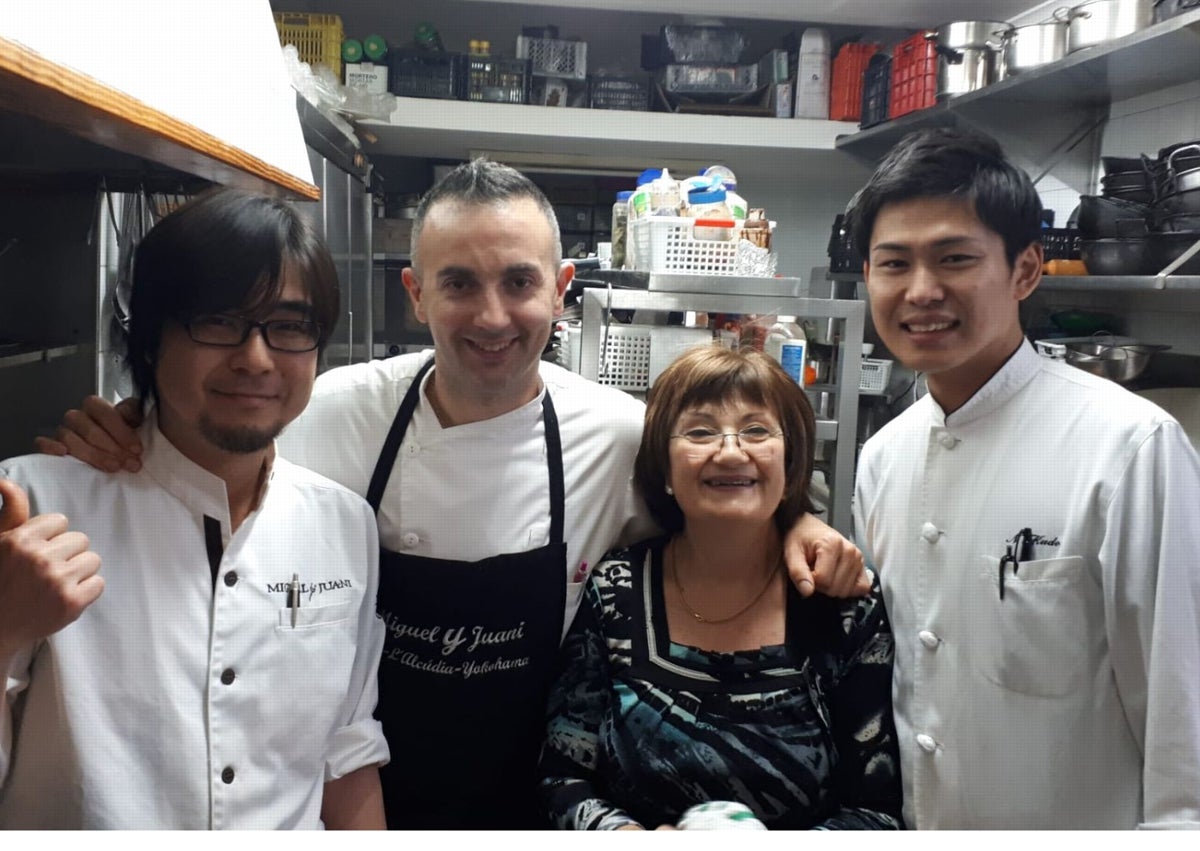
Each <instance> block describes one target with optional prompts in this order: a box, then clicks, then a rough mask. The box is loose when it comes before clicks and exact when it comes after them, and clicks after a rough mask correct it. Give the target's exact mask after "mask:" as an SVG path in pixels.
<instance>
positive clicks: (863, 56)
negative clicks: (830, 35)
mask: <svg viewBox="0 0 1200 851" xmlns="http://www.w3.org/2000/svg"><path fill="white" fill-rule="evenodd" d="M878 50H879V45H878V44H844V45H842V49H841V50H839V51H838V54H837V56H836V57H835V58H834V60H833V76H832V79H831V83H830V86H829V120H830V121H858V120H859V119H860V118H861V117H862V92H863V73H864V72H865V71H866V70H867V63H868V62H870V61H871V57H872V56H873V55H874V54H875V53H876V52H877V51H878Z"/></svg>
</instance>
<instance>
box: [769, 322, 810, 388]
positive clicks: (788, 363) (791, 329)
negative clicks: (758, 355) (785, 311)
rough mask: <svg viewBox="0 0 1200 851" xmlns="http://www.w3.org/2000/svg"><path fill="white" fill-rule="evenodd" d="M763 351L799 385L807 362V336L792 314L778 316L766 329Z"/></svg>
mask: <svg viewBox="0 0 1200 851" xmlns="http://www.w3.org/2000/svg"><path fill="white" fill-rule="evenodd" d="M763 351H764V352H766V354H768V355H769V356H771V357H773V358H775V360H777V361H779V363H780V364H781V365H782V366H783V368H784V371H786V372H787V374H788V375H790V376H791V377H792V379H793V380H794V381H795V382H796V383H797V384H799V385H800V386H801V387H803V386H804V367H805V366H806V365H807V363H808V338H807V337H805V335H804V329H803V328H802V327H801V326H800V324H799V323H798V322H796V317H794V316H780V317H778V319H777V320H776V322H775V324H774V325H772V326H771V328H770V330H769V331H767V338H766V340H765V341H764V342H763Z"/></svg>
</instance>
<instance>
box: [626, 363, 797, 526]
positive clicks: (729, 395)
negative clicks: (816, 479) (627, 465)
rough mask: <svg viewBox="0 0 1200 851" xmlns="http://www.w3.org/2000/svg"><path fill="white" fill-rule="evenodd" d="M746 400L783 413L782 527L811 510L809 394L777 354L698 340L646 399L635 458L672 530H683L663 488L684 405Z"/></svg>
mask: <svg viewBox="0 0 1200 851" xmlns="http://www.w3.org/2000/svg"><path fill="white" fill-rule="evenodd" d="M734 400H745V401H747V402H752V403H754V404H759V405H764V406H766V407H767V408H769V409H771V410H772V411H774V412H775V414H776V415H777V416H778V417H779V425H780V428H781V429H782V430H783V441H784V488H783V499H782V501H781V502H780V503H779V508H778V509H777V510H776V512H775V523H776V525H777V526H778V527H779V530H780V531H781V532H786V531H787V530H788V529H790V528H791V527H792V526H793V524H795V522H796V520H797V519H799V517H800V515H802V514H804V513H806V512H810V511H812V510H813V504H812V502H811V500H810V499H809V494H808V486H809V482H810V481H811V480H812V471H813V439H814V435H815V433H816V419H815V418H814V416H813V411H812V406H811V405H810V404H809V402H808V396H807V395H805V393H804V390H803V389H801V387H800V385H798V384H797V383H796V382H795V381H794V380H793V379H792V377H791V376H789V375H788V374H787V373H786V372H784V370H783V367H781V366H780V365H779V364H778V363H777V362H776V361H775V360H774V359H772V358H770V357H768V356H767V355H764V354H763V353H762V352H759V351H756V350H754V349H744V350H732V349H726V348H722V347H720V346H697V347H696V348H694V349H689V350H688V351H686V352H684V353H683V354H682V355H680V356H679V357H678V358H676V359H675V361H674V362H672V363H671V365H670V366H668V367H667V368H666V369H665V370H663V372H662V374H661V375H659V377H658V380H657V381H656V382H655V383H654V386H653V387H652V388H651V390H650V393H649V395H648V397H647V400H646V426H645V428H644V429H643V430H642V444H641V446H640V447H639V448H638V454H637V460H636V461H635V462H634V468H633V469H634V481H635V482H636V483H637V486H638V488H639V489H640V490H641V492H642V496H643V498H644V499H645V500H646V505H647V507H648V508H649V509H650V513H651V514H652V515H654V519H655V520H657V521H658V523H659V525H660V526H662V528H663V529H664V530H666V531H668V532H678V531H680V530H681V529H683V525H684V517H683V512H682V511H681V510H680V508H679V503H677V502H676V501H675V497H673V496H671V495H670V494H668V493H667V492H666V485H667V482H668V480H669V477H670V472H671V470H670V455H669V451H668V449H669V446H670V441H671V434H672V432H674V430H675V424H676V423H677V422H678V421H679V417H680V415H681V414H683V412H684V411H686V410H689V409H691V408H695V407H698V406H701V405H708V404H716V405H720V404H724V403H727V402H731V401H734Z"/></svg>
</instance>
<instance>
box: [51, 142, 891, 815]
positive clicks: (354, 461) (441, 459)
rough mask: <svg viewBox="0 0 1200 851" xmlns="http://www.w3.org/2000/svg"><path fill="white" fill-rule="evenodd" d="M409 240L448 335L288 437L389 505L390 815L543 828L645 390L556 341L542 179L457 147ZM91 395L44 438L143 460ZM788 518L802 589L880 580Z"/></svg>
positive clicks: (307, 419) (332, 389) (423, 304)
mask: <svg viewBox="0 0 1200 851" xmlns="http://www.w3.org/2000/svg"><path fill="white" fill-rule="evenodd" d="M413 247H414V251H413V265H412V268H411V269H410V270H408V271H406V273H405V276H404V283H405V286H406V287H407V288H408V291H409V294H410V296H411V299H412V302H413V305H414V309H415V312H416V315H417V317H418V319H420V320H421V321H422V322H424V323H426V324H428V325H429V327H430V330H431V331H432V334H433V339H434V356H433V357H432V358H431V356H430V353H429V352H422V353H420V354H412V355H405V356H401V357H396V358H390V359H388V360H383V361H374V362H372V363H364V364H356V365H353V366H347V367H341V368H338V369H334V370H331V371H329V372H327V373H325V374H323V375H322V376H321V378H320V379H319V380H318V382H317V386H316V388H315V391H314V394H313V399H312V402H311V404H310V405H309V407H308V409H307V410H306V411H305V413H304V415H303V416H302V417H300V419H299V420H297V422H296V423H295V424H294V425H293V427H292V428H290V429H289V430H288V433H287V434H286V435H285V436H284V438H283V440H282V441H281V450H282V452H283V453H284V454H285V455H286V456H287V457H288V458H290V459H292V460H294V461H296V462H297V463H300V464H304V465H305V466H308V467H311V468H312V469H314V470H317V471H318V472H321V473H323V474H325V475H328V476H330V477H331V478H334V479H335V480H337V481H339V482H341V483H342V484H344V485H346V486H347V487H349V488H350V489H352V490H354V491H355V492H356V493H359V494H363V495H365V496H367V497H368V499H369V500H370V501H371V503H372V505H373V506H374V507H376V508H377V510H378V521H379V531H380V542H381V546H382V550H383V558H384V559H385V562H386V563H385V564H384V565H383V567H382V568H381V577H382V579H381V582H382V584H381V595H380V614H381V617H383V619H384V621H385V623H386V626H387V644H386V646H385V650H384V654H383V659H382V661H381V664H380V684H381V692H380V704H379V706H380V708H379V716H380V718H381V719H382V720H383V722H384V726H385V729H386V730H387V732H388V738H389V743H390V744H391V749H392V752H393V753H394V754H396V755H397V759H396V760H394V761H393V763H392V764H391V765H390V766H388V767H387V769H386V770H385V772H384V774H383V787H384V793H385V799H386V801H387V809H388V824H389V826H390V827H393V828H406V827H430V828H435V827H485V828H496V827H524V826H543V827H544V826H545V825H546V820H545V817H544V816H543V815H542V814H540V813H539V812H537V811H536V810H535V809H534V807H535V806H536V801H535V788H536V783H535V778H534V768H535V763H536V759H537V755H538V752H539V750H540V744H541V738H542V735H543V726H544V713H545V706H544V695H545V689H546V684H547V683H548V678H549V675H550V673H551V670H550V666H552V665H553V662H554V657H555V656H556V654H557V650H558V644H559V641H560V639H561V636H562V635H563V634H564V633H565V630H566V629H567V628H568V627H569V626H570V623H571V621H572V619H573V618H574V615H575V611H576V609H577V608H578V605H579V600H580V596H581V594H582V591H583V587H584V583H585V581H586V579H587V576H588V570H589V566H590V565H594V564H596V563H597V562H598V561H599V559H600V557H601V556H602V555H603V554H604V553H605V552H606V551H607V550H608V549H610V548H612V547H613V546H614V545H615V544H617V543H618V542H619V541H623V540H633V539H635V538H637V537H638V536H641V535H644V534H645V532H646V530H647V528H648V523H649V522H650V521H649V520H648V515H647V514H646V512H645V509H644V506H643V505H642V503H641V500H640V497H639V496H638V495H637V494H636V493H635V492H634V490H633V486H632V475H631V474H632V469H633V458H634V456H635V455H636V453H637V447H638V444H639V441H640V437H641V429H642V420H643V416H644V407H643V405H642V403H640V402H638V401H636V400H634V399H632V398H631V397H629V396H628V395H627V394H624V393H622V392H620V391H617V390H615V389H613V388H606V387H602V386H600V385H597V384H595V383H594V382H590V381H587V380H585V379H583V378H581V377H580V376H578V375H575V374H573V373H570V372H568V371H566V370H564V369H562V368H560V367H558V366H556V365H554V364H551V363H548V362H546V361H544V360H542V359H541V355H542V352H543V350H544V349H545V345H546V342H547V340H548V338H549V335H550V332H551V328H552V324H553V320H554V318H555V317H556V316H558V315H559V314H560V313H561V311H562V307H563V297H564V294H565V292H566V289H567V286H568V284H569V283H570V281H571V279H572V277H573V275H574V267H573V266H572V265H571V264H570V263H564V262H563V260H562V246H561V242H560V239H559V232H558V224H557V221H556V219H555V216H554V210H553V208H552V207H551V206H550V203H549V202H548V201H547V199H546V197H545V195H544V194H543V193H542V192H541V190H539V189H538V188H537V186H535V185H534V184H533V183H532V182H530V181H529V180H528V178H526V177H524V176H523V175H521V174H520V173H519V172H517V171H515V170H513V169H511V168H509V167H507V166H504V165H501V164H499V163H495V162H489V161H486V160H476V161H474V162H471V163H466V164H464V165H462V166H460V167H459V168H457V169H455V170H454V171H452V172H451V173H450V174H449V175H448V176H447V177H446V178H444V179H443V180H442V181H441V182H440V183H439V184H438V185H437V186H436V187H434V189H432V190H431V191H430V192H429V193H428V194H427V195H426V197H425V198H424V199H423V200H422V203H421V206H420V208H419V209H418V213H417V218H416V220H415V222H414V228H413ZM435 360H436V368H434V366H433V361H435ZM548 409H550V410H548ZM83 413H84V414H86V416H83V415H80V414H78V413H77V414H73V415H69V416H68V424H69V425H70V426H71V427H72V428H74V429H75V430H77V431H78V434H75V433H72V432H70V431H65V432H63V433H62V438H63V442H62V443H58V442H53V441H42V442H41V444H40V445H41V446H42V447H43V449H45V450H46V451H53V452H59V453H62V452H66V451H67V450H68V447H69V450H70V451H71V452H72V453H73V454H76V455H78V456H79V457H81V458H85V459H87V460H89V461H90V462H92V463H95V464H97V465H108V466H109V467H110V468H113V469H115V468H117V467H119V466H120V465H121V464H129V465H130V466H131V467H136V455H135V454H134V451H135V450H136V444H137V441H136V439H135V438H134V437H133V436H132V435H131V434H130V433H129V430H128V427H127V426H125V425H124V423H123V422H122V420H121V417H120V416H119V415H118V414H116V413H114V412H113V410H112V409H111V407H109V406H107V404H106V403H104V402H102V401H101V400H99V399H95V398H92V399H89V400H88V401H87V402H86V403H85V405H84V412H83ZM81 436H82V439H81ZM85 442H86V443H85ZM89 444H90V445H89ZM559 464H561V468H559ZM556 471H557V472H556ZM556 483H557V484H556ZM556 488H558V489H559V491H556ZM556 492H557V493H558V495H557V496H556ZM556 518H557V519H556ZM793 537H794V538H795V541H794V551H793V552H792V553H791V554H790V555H789V567H790V569H791V571H792V576H793V579H794V580H795V581H796V582H797V583H798V584H800V585H801V587H802V593H811V592H812V590H813V587H814V584H815V587H816V588H817V589H818V590H819V591H820V592H822V593H829V594H833V595H839V596H847V595H848V594H850V593H865V591H866V589H867V587H868V585H869V583H868V582H867V581H866V578H865V575H864V573H863V569H862V562H861V554H860V553H859V552H858V550H857V549H856V548H854V547H853V546H851V545H849V544H848V543H847V542H845V541H844V539H842V538H841V536H840V535H837V534H836V533H834V532H832V530H829V529H828V527H826V526H825V525H824V524H822V523H821V522H820V521H819V520H816V519H815V518H811V517H808V518H806V519H805V521H804V522H803V523H802V524H801V526H800V527H798V531H797V533H796V534H795V535H794V536H793ZM810 564H811V568H810ZM400 754H403V755H404V756H403V757H400V756H399V755H400Z"/></svg>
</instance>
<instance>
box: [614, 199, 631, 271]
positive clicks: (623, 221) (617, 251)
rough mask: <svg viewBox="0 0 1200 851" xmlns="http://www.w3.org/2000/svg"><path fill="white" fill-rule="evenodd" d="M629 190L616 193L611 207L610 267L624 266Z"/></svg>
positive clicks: (618, 267)
mask: <svg viewBox="0 0 1200 851" xmlns="http://www.w3.org/2000/svg"><path fill="white" fill-rule="evenodd" d="M632 195H633V192H631V191H622V192H618V193H617V200H616V201H614V202H613V208H612V268H614V269H624V268H625V250H626V249H625V246H626V242H627V240H626V232H627V231H628V228H629V199H630V197H631V196H632Z"/></svg>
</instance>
